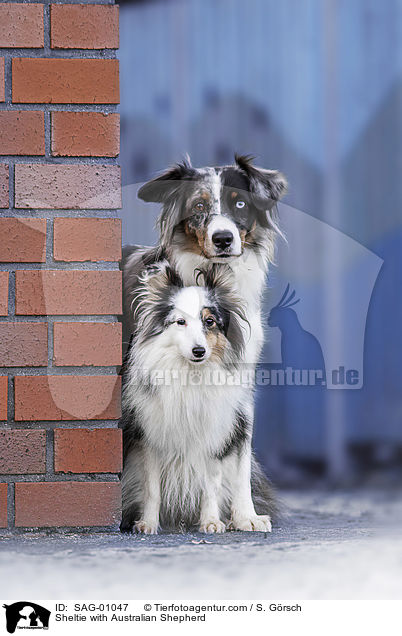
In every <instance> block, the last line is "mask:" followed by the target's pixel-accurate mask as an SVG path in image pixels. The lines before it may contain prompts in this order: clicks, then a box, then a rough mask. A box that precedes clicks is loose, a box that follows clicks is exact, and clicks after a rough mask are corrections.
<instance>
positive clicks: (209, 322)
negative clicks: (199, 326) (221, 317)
mask: <svg viewBox="0 0 402 636" xmlns="http://www.w3.org/2000/svg"><path fill="white" fill-rule="evenodd" d="M205 324H206V326H207V327H209V328H210V327H213V326H214V324H215V320H214V318H212V317H211V316H209V318H206V319H205Z"/></svg>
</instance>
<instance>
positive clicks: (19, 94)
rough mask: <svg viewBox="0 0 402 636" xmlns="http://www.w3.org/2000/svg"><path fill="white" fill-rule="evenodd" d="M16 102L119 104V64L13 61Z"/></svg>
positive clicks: (55, 60) (34, 59)
mask: <svg viewBox="0 0 402 636" xmlns="http://www.w3.org/2000/svg"><path fill="white" fill-rule="evenodd" d="M12 77H13V89H12V90H13V102H14V103H19V104H118V103H119V63H118V60H88V59H84V60H83V59H47V58H27V57H25V58H14V59H13V62H12Z"/></svg>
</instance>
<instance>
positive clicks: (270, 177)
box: [235, 154, 287, 211]
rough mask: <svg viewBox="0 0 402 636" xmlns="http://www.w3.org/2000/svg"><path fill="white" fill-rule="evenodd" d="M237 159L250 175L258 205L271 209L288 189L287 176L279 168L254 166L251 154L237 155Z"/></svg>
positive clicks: (252, 190) (241, 167)
mask: <svg viewBox="0 0 402 636" xmlns="http://www.w3.org/2000/svg"><path fill="white" fill-rule="evenodd" d="M235 161H236V165H237V166H238V168H240V169H241V170H242V171H243V172H244V173H245V174H246V175H247V177H248V179H249V182H250V191H251V193H252V195H253V199H254V200H255V203H256V205H257V207H259V208H261V209H265V210H268V211H269V210H271V209H272V208H273V207H274V205H275V204H276V203H277V202H278V201H279V199H281V198H282V197H283V196H284V195H285V194H286V190H287V180H286V177H285V176H284V175H283V174H282V173H281V172H279V170H266V169H265V168H258V167H257V166H253V164H252V161H253V157H251V156H250V155H237V154H236V155H235Z"/></svg>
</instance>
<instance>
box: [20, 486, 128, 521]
mask: <svg viewBox="0 0 402 636" xmlns="http://www.w3.org/2000/svg"><path fill="white" fill-rule="evenodd" d="M120 502H121V495H120V484H119V483H116V482H92V483H88V482H79V481H68V482H39V483H38V482H35V483H28V482H20V483H17V484H15V525H16V526H17V527H20V528H21V527H23V528H37V527H47V528H51V527H71V526H109V525H114V524H115V523H117V522H118V520H119V516H120V505H121V504H120Z"/></svg>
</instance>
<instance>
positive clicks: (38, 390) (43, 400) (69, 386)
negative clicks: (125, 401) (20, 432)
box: [14, 375, 120, 422]
mask: <svg viewBox="0 0 402 636" xmlns="http://www.w3.org/2000/svg"><path fill="white" fill-rule="evenodd" d="M14 386H15V420H16V421H18V422H20V421H22V420H25V421H35V420H46V421H56V420H57V421H58V420H113V419H117V418H118V417H120V377H116V376H115V375H90V376H83V375H47V376H45V375H44V376H40V375H39V376H16V377H15V378H14Z"/></svg>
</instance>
